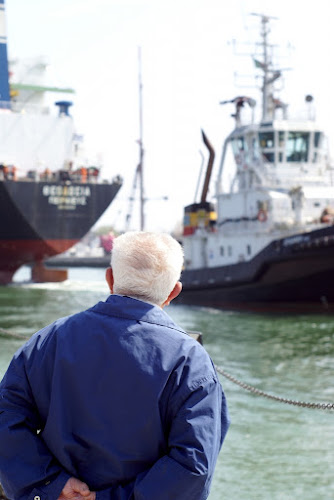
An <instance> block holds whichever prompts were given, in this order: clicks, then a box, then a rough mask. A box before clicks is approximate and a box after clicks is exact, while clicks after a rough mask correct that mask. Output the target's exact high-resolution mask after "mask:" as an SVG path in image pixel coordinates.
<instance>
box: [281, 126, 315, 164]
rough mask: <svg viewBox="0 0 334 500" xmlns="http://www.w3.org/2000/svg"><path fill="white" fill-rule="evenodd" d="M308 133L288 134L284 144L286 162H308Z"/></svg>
mask: <svg viewBox="0 0 334 500" xmlns="http://www.w3.org/2000/svg"><path fill="white" fill-rule="evenodd" d="M309 137H310V134H309V132H289V133H288V138H287V142H286V161H288V162H294V161H295V162H301V161H305V162H306V161H307V160H308V149H309Z"/></svg>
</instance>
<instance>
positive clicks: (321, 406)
mask: <svg viewBox="0 0 334 500" xmlns="http://www.w3.org/2000/svg"><path fill="white" fill-rule="evenodd" d="M216 370H217V372H218V373H220V374H221V375H223V377H225V378H227V379H228V380H230V381H231V382H233V383H234V384H236V385H238V386H239V387H241V388H242V389H245V391H249V392H251V393H252V394H255V395H256V396H262V397H264V398H267V399H272V400H273V401H277V402H279V403H285V404H288V405H293V406H300V407H302V408H312V409H317V410H334V403H309V402H305V401H296V400H294V399H288V398H283V397H281V396H275V395H273V394H270V393H268V392H265V391H262V390H260V389H258V388H257V387H254V386H252V385H249V384H246V383H245V382H242V381H241V380H238V379H237V378H235V377H234V376H233V375H231V374H230V373H228V372H227V371H225V370H223V368H221V367H220V366H216Z"/></svg>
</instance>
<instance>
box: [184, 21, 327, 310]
mask: <svg viewBox="0 0 334 500" xmlns="http://www.w3.org/2000/svg"><path fill="white" fill-rule="evenodd" d="M260 19H261V42H260V44H258V46H259V47H261V53H260V54H259V55H258V56H256V57H255V58H254V67H255V70H256V71H257V72H260V74H261V79H262V87H261V91H262V95H261V97H262V110H261V116H260V117H259V119H258V121H256V120H255V119H254V118H253V119H252V117H254V116H255V114H256V113H255V111H256V102H255V100H254V99H253V98H251V97H248V96H237V97H236V98H233V99H230V100H227V101H223V102H222V103H221V104H224V105H225V106H226V105H230V106H233V107H234V114H233V115H232V116H233V117H234V120H235V128H234V129H233V130H232V132H231V133H230V134H229V135H228V137H227V138H226V140H225V141H224V143H223V148H222V158H221V161H220V163H219V167H218V172H217V181H216V184H215V186H216V187H215V196H214V198H213V199H210V200H209V199H208V189H209V186H210V185H212V184H211V177H212V172H214V157H215V151H214V148H213V147H212V145H211V144H210V142H209V140H208V139H207V138H206V137H205V135H204V140H205V143H206V145H207V147H208V150H209V162H208V167H207V172H206V176H205V181H204V184H203V188H202V193H201V198H200V199H196V200H195V202H194V203H192V204H190V205H188V206H187V207H186V208H185V212H184V231H183V237H182V240H183V245H184V252H185V269H184V272H183V274H182V282H183V292H182V294H181V295H180V297H179V302H180V303H186V304H194V305H202V306H210V307H216V308H223V309H237V310H243V309H244V310H251V311H292V312H294V311H324V310H325V311H331V310H333V309H334V286H333V283H334V225H333V222H334V186H333V166H332V165H331V163H330V161H329V155H328V150H327V147H326V137H325V135H324V132H323V130H322V129H321V127H320V126H319V125H318V124H317V123H316V121H315V120H314V118H313V113H312V106H313V103H312V101H313V98H312V96H310V95H308V96H306V98H305V111H306V113H305V119H302V120H301V119H299V120H295V119H292V118H290V117H289V116H288V106H287V104H286V103H284V102H282V101H281V100H280V99H279V98H278V96H277V92H276V90H275V86H276V82H279V80H280V79H281V77H282V71H281V70H280V69H279V68H277V67H275V66H274V64H273V62H272V59H271V55H270V54H271V53H272V50H271V49H272V47H271V46H270V44H269V41H268V36H269V25H270V22H271V19H270V18H269V17H268V16H265V15H260ZM258 76H259V75H258ZM245 111H248V112H249V113H248V115H249V116H248V119H249V121H248V122H247V121H246V120H245V115H246V113H245ZM233 169H234V171H235V174H234V177H233V180H232V182H231V184H230V185H229V186H228V188H227V187H226V184H225V185H224V182H223V175H224V174H225V172H226V171H230V172H231V171H233Z"/></svg>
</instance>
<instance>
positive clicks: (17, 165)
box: [0, 0, 122, 285]
mask: <svg viewBox="0 0 334 500" xmlns="http://www.w3.org/2000/svg"><path fill="white" fill-rule="evenodd" d="M0 16H1V23H0V30H1V32H0V213H1V214H2V216H1V220H0V284H2V285H3V284H8V283H10V282H11V281H12V278H13V275H14V273H15V272H16V271H17V270H18V269H19V268H20V267H21V266H22V265H25V264H28V265H30V266H31V269H32V279H33V280H34V281H60V280H63V279H65V278H66V273H65V271H57V270H50V269H49V270H47V269H46V268H45V267H44V265H43V262H44V260H45V259H47V258H48V257H51V256H53V255H57V254H59V253H62V252H64V251H65V250H67V249H69V248H70V247H71V246H72V245H74V244H75V243H77V242H78V241H79V240H80V239H81V238H82V237H83V236H84V235H85V234H86V233H87V232H88V231H89V229H90V228H91V227H92V226H93V225H94V224H95V223H96V221H97V220H98V219H99V218H100V217H101V215H102V214H103V212H104V211H105V210H106V209H107V208H108V207H109V205H110V204H111V202H112V201H113V199H114V198H115V196H116V194H117V192H118V191H119V189H120V188H121V185H122V179H121V177H120V176H119V175H117V173H115V175H114V178H113V179H110V180H102V179H100V172H101V165H100V164H96V163H89V162H87V160H82V158H83V155H82V151H83V138H82V136H80V135H79V134H78V133H77V132H76V129H75V126H74V121H73V118H72V116H71V114H70V107H71V105H72V102H71V101H68V100H64V99H63V96H64V95H65V94H66V95H67V94H71V93H73V90H72V89H66V88H57V87H50V86H47V85H44V80H43V79H44V78H45V70H46V67H47V65H46V63H45V62H44V61H43V60H41V59H36V60H33V61H32V60H30V61H28V62H26V61H23V62H22V61H12V62H11V63H9V62H8V54H7V39H6V33H5V25H6V23H5V5H4V0H0ZM57 92H58V93H60V95H61V96H62V99H60V100H58V101H57V102H56V103H55V106H53V108H54V111H53V110H52V108H51V109H50V108H49V107H48V106H47V105H46V96H47V95H48V96H49V95H50V93H57ZM52 95H53V94H52Z"/></svg>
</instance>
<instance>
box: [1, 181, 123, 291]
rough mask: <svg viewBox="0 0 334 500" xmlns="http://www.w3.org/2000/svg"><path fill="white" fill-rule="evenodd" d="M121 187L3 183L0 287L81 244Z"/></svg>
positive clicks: (95, 184)
mask: <svg viewBox="0 0 334 500" xmlns="http://www.w3.org/2000/svg"><path fill="white" fill-rule="evenodd" d="M120 187H121V180H116V181H113V182H111V183H102V184H99V183H88V182H87V183H78V182H71V181H66V182H33V181H32V182H29V181H20V180H17V181H14V180H3V181H1V182H0V211H1V214H2V217H1V222H0V284H7V283H10V282H11V280H12V277H13V274H14V273H15V271H16V270H17V269H18V268H19V267H21V266H22V265H24V264H33V263H36V262H41V261H43V260H44V259H46V258H48V257H51V256H53V255H57V254H59V253H62V252H64V251H65V250H67V249H68V248H70V247H71V246H72V245H74V244H75V243H77V242H78V241H79V240H80V239H81V238H82V237H83V236H84V235H85V234H86V233H87V232H88V231H89V230H90V228H91V227H92V226H93V225H94V224H95V222H96V221H97V220H98V219H99V218H100V217H101V215H102V214H103V212H104V211H105V210H106V209H107V208H108V206H109V205H110V204H111V202H112V201H113V199H114V198H115V196H116V194H117V192H118V191H119V189H120Z"/></svg>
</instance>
